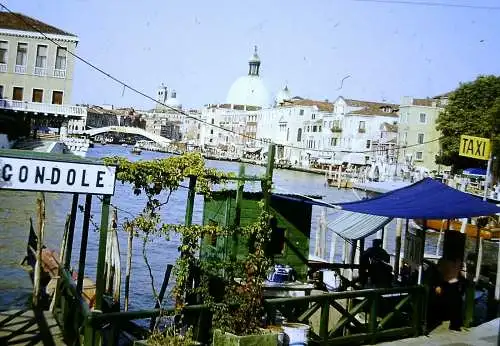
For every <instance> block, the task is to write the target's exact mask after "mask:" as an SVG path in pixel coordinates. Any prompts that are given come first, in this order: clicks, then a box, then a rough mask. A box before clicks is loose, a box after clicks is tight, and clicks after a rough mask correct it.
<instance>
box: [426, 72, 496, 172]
mask: <svg viewBox="0 0 500 346" xmlns="http://www.w3.org/2000/svg"><path fill="white" fill-rule="evenodd" d="M437 129H438V130H439V131H441V133H442V134H443V136H444V138H443V139H442V140H441V145H442V149H443V151H442V154H441V155H440V156H438V157H437V158H436V162H437V163H441V164H445V165H452V166H453V168H454V169H462V168H467V167H477V166H478V165H480V164H481V165H483V166H485V165H486V161H484V162H479V161H478V160H475V159H470V158H466V157H463V156H459V155H458V151H459V144H460V135H472V136H478V137H485V138H490V137H493V152H494V154H495V155H497V157H498V154H500V146H499V145H498V143H499V142H498V140H500V76H480V77H478V78H477V79H476V80H475V81H473V82H469V83H463V84H461V85H460V86H459V87H458V88H457V89H456V90H455V91H453V92H452V93H451V94H450V95H449V100H448V104H447V105H446V107H445V109H444V111H443V112H442V113H441V114H440V115H439V117H438V120H437ZM497 171H498V168H497Z"/></svg>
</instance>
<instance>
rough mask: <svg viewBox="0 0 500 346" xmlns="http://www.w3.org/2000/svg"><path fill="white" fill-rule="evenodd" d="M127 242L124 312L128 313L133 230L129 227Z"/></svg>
mask: <svg viewBox="0 0 500 346" xmlns="http://www.w3.org/2000/svg"><path fill="white" fill-rule="evenodd" d="M127 231H128V242H127V273H126V274H125V311H128V304H129V289H130V272H131V270H132V241H133V240H134V229H133V227H129V229H128V230H127Z"/></svg>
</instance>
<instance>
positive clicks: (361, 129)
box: [358, 121, 366, 133]
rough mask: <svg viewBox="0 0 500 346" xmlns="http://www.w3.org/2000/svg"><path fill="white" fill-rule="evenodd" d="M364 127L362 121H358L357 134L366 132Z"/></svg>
mask: <svg viewBox="0 0 500 346" xmlns="http://www.w3.org/2000/svg"><path fill="white" fill-rule="evenodd" d="M365 126H366V124H365V122H364V121H360V122H359V126H358V132H360V133H364V132H365V131H366V128H365Z"/></svg>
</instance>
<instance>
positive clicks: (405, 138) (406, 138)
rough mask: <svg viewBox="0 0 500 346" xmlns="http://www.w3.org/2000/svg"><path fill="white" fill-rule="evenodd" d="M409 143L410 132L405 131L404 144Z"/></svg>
mask: <svg viewBox="0 0 500 346" xmlns="http://www.w3.org/2000/svg"><path fill="white" fill-rule="evenodd" d="M407 141H408V132H407V131H405V133H403V142H404V143H405V144H406V142H407Z"/></svg>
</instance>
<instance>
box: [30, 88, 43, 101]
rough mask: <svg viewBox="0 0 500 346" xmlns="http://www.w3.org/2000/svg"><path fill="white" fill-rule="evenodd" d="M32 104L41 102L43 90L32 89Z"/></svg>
mask: <svg viewBox="0 0 500 346" xmlns="http://www.w3.org/2000/svg"><path fill="white" fill-rule="evenodd" d="M31 101H32V102H43V89H33V96H32V98H31Z"/></svg>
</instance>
